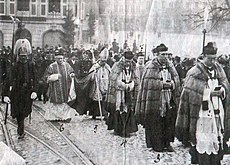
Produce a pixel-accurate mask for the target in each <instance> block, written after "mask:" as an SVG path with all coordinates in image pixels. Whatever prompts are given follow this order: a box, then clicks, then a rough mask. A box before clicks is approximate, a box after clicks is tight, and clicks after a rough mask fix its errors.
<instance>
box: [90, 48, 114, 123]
mask: <svg viewBox="0 0 230 165" xmlns="http://www.w3.org/2000/svg"><path fill="white" fill-rule="evenodd" d="M108 56H109V51H108V49H107V48H104V49H102V51H101V53H100V54H99V60H98V61H97V62H96V63H95V64H94V65H93V66H92V67H91V69H90V70H89V72H94V73H93V74H92V80H93V81H94V83H93V85H92V87H91V89H92V96H91V99H92V100H93V102H92V103H91V104H90V108H89V115H92V116H93V119H96V116H101V115H105V110H104V104H105V103H104V101H105V96H106V94H107V92H108V87H109V74H110V72H111V68H110V66H109V65H108V64H107V63H106V61H107V59H108ZM99 104H100V105H99Z"/></svg>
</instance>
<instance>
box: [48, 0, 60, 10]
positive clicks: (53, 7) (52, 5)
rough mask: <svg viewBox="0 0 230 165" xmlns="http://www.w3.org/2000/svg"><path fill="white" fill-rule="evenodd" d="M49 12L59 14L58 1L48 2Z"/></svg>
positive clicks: (50, 0)
mask: <svg viewBox="0 0 230 165" xmlns="http://www.w3.org/2000/svg"><path fill="white" fill-rule="evenodd" d="M49 12H58V13H60V0H49Z"/></svg>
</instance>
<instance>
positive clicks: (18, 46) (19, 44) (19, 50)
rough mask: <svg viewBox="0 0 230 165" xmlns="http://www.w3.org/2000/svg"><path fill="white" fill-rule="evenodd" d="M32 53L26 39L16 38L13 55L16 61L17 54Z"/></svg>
mask: <svg viewBox="0 0 230 165" xmlns="http://www.w3.org/2000/svg"><path fill="white" fill-rule="evenodd" d="M31 53H32V47H31V44H30V42H29V40H28V39H18V40H17V41H16V43H15V46H14V55H15V56H16V61H18V55H20V54H21V55H29V54H31Z"/></svg>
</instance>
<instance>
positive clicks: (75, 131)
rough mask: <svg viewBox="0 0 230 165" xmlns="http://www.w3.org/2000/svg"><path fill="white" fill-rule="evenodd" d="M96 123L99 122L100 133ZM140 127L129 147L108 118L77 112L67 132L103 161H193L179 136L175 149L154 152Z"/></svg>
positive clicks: (130, 164) (183, 164) (131, 164)
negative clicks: (117, 134) (108, 124)
mask: <svg viewBox="0 0 230 165" xmlns="http://www.w3.org/2000/svg"><path fill="white" fill-rule="evenodd" d="M47 104H49V103H46V104H43V103H41V102H36V105H38V106H40V107H41V108H43V109H44V110H45V109H46V107H49V106H48V105H47ZM95 125H97V131H96V133H95V132H94V127H95ZM138 127H139V130H138V132H137V133H136V134H135V135H133V136H131V137H130V138H126V140H127V144H126V147H124V146H121V143H122V142H123V140H124V138H121V137H119V136H116V135H114V134H113V131H108V130H107V125H106V124H105V122H104V121H100V120H92V119H91V118H90V117H88V116H74V117H73V118H72V120H71V122H70V123H66V124H64V128H65V129H64V131H63V133H65V134H66V135H67V136H68V137H69V138H70V139H71V140H72V141H73V142H75V144H77V145H79V146H80V148H81V149H82V150H83V151H85V152H86V154H87V155H88V156H89V157H90V158H91V159H92V160H93V161H94V162H95V163H96V164H100V165H108V164H111V165H120V164H125V165H140V164H143V165H145V164H146V165H149V164H161V165H164V164H170V165H173V164H175V165H188V164H191V161H190V159H191V157H190V155H189V153H188V148H184V147H183V146H182V144H181V142H179V141H178V140H176V139H175V142H174V143H172V146H173V148H174V150H175V152H172V153H169V152H168V153H167V152H164V153H158V152H154V151H152V150H151V149H149V148H147V147H146V144H145V130H144V128H143V127H142V126H140V125H139V126H138ZM67 132H68V134H67ZM158 154H160V161H159V162H158V163H156V162H157V156H158ZM222 164H223V165H228V164H230V157H229V155H225V156H224V160H223V161H222Z"/></svg>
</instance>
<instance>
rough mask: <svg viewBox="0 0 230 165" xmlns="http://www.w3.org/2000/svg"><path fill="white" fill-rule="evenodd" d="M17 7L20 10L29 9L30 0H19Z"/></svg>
mask: <svg viewBox="0 0 230 165" xmlns="http://www.w3.org/2000/svg"><path fill="white" fill-rule="evenodd" d="M10 1H14V0H10ZM17 9H18V11H29V9H30V1H29V0H18V1H17Z"/></svg>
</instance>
